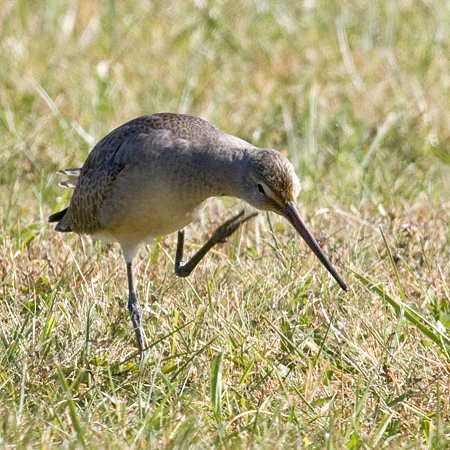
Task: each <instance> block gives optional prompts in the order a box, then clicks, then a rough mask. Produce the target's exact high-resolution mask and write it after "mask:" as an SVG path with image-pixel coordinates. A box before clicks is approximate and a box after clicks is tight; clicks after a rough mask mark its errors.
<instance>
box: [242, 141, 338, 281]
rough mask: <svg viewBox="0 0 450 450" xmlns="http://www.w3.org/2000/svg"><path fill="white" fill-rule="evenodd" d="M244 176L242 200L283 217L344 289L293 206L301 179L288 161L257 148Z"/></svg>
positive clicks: (274, 152)
mask: <svg viewBox="0 0 450 450" xmlns="http://www.w3.org/2000/svg"><path fill="white" fill-rule="evenodd" d="M245 178H246V180H245V186H246V189H245V195H244V200H246V201H247V202H248V203H250V204H251V205H252V206H254V207H255V208H258V209H261V210H264V211H273V212H276V213H277V214H279V215H281V216H283V217H285V218H286V219H287V220H288V221H289V222H290V223H291V225H292V226H293V227H294V228H295V229H296V231H297V232H298V233H299V234H300V236H301V237H302V238H303V239H304V240H305V242H306V243H307V244H308V246H309V247H310V248H311V250H312V251H313V252H314V253H315V254H316V256H317V257H318V258H319V260H320V262H321V263H322V264H323V265H324V266H325V267H326V269H327V270H328V271H329V272H330V273H331V275H333V277H334V278H335V279H336V281H337V282H338V284H339V286H340V287H341V288H342V289H344V290H347V285H346V284H345V283H344V281H343V280H342V279H341V277H340V276H339V275H338V274H337V272H336V270H335V269H334V267H333V266H332V264H331V262H330V261H329V260H328V258H327V257H326V256H325V254H324V253H323V251H322V249H321V248H320V246H319V244H318V243H317V241H316V240H315V238H314V236H313V235H312V234H311V232H310V231H309V230H308V228H307V226H306V224H305V222H304V221H303V219H302V218H301V216H300V213H299V212H298V209H297V207H296V206H295V200H296V198H297V196H298V194H299V192H300V182H299V180H298V177H297V175H296V173H295V170H294V167H293V165H292V164H291V162H290V161H289V160H288V159H287V158H286V157H285V156H283V155H282V154H281V153H280V152H277V151H276V150H269V149H258V150H257V151H255V152H254V153H252V154H251V155H250V158H249V160H248V166H247V170H246V174H245Z"/></svg>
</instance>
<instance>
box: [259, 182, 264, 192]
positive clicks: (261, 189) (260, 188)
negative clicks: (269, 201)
mask: <svg viewBox="0 0 450 450" xmlns="http://www.w3.org/2000/svg"><path fill="white" fill-rule="evenodd" d="M258 191H259V192H261V194H265V192H264V188H263V187H262V186H261V185H260V184H259V183H258Z"/></svg>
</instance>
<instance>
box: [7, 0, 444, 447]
mask: <svg viewBox="0 0 450 450" xmlns="http://www.w3.org/2000/svg"><path fill="white" fill-rule="evenodd" d="M0 53H1V55H2V56H1V58H0V104H1V108H0V136H1V139H0V140H1V151H0V167H1V168H2V170H1V171H0V198H1V200H2V201H1V202H0V230H1V231H0V255H1V259H0V276H1V286H0V295H1V300H0V324H1V329H0V348H1V351H0V369H1V370H0V447H2V448H14V447H17V448H84V447H86V448H95V447H97V448H174V449H175V448H176V449H179V448H211V447H213V448H271V449H278V448H280V449H281V448H282V449H285V448H286V449H288V448H311V449H323V448H328V449H339V448H348V449H372V448H373V449H375V448H376V449H379V448H389V449H391V448H419V449H425V448H430V449H431V448H433V449H436V448H447V447H448V445H449V440H450V412H449V403H450V385H449V382H448V380H449V370H450V365H449V363H450V357H449V350H450V344H449V339H450V335H449V333H448V328H449V326H450V291H449V286H448V284H449V280H450V262H449V244H450V227H449V223H450V177H449V175H448V174H449V171H450V122H449V111H450V95H449V89H450V75H449V74H450V10H449V8H448V4H447V2H444V1H436V2H420V1H416V0H410V1H401V2H369V1H359V2H357V1H349V2H341V3H339V2H333V1H332V2H328V1H327V2H325V1H314V0H313V1H305V2H296V1H293V0H291V1H286V2H282V1H280V0H278V1H274V2H268V1H243V2H234V3H231V2H213V1H211V2H208V1H206V0H201V1H200V0H199V1H197V2H184V1H174V2H159V1H155V2H121V1H112V0H110V1H108V2H107V1H104V2H87V1H78V2H68V1H63V0H52V1H49V2H26V1H23V0H4V1H3V3H2V8H1V11H0ZM162 111H171V112H189V113H190V114H193V115H197V116H200V117H203V118H205V119H207V120H210V121H211V122H213V123H215V124H216V125H217V126H219V127H220V128H222V129H224V130H225V131H227V132H229V133H231V134H235V135H238V136H240V137H242V138H244V139H247V140H249V141H251V142H252V143H254V144H255V145H258V146H260V147H266V148H277V149H279V150H280V151H282V152H283V153H284V154H286V155H287V156H288V157H289V158H290V159H291V160H292V161H293V163H294V164H295V166H296V169H297V172H298V175H299V177H300V179H301V181H302V185H303V190H302V192H301V195H300V197H299V200H298V205H299V208H300V211H301V212H302V214H303V215H304V217H305V219H306V221H307V223H308V224H309V226H310V228H311V230H312V231H313V233H314V234H315V235H316V237H317V238H318V240H319V241H320V243H321V244H322V245H323V248H324V251H325V253H326V254H327V255H329V256H330V258H331V259H332V261H333V263H334V265H335V266H336V267H337V268H338V270H339V272H340V273H342V274H343V276H344V278H345V280H346V282H347V283H348V285H349V291H348V292H347V293H344V292H342V291H340V290H339V288H338V286H337V285H336V283H335V282H334V281H333V280H332V279H331V278H330V276H329V275H328V273H327V272H326V271H325V269H323V268H322V267H321V266H320V265H319V264H318V262H317V260H316V258H315V257H314V256H313V255H312V254H311V252H310V251H309V250H308V249H307V247H306V245H305V244H304V243H303V242H302V241H300V240H299V239H298V238H297V237H296V236H295V233H294V231H293V230H292V229H291V228H290V226H289V224H287V223H286V222H284V221H283V220H281V219H278V218H277V217H275V216H274V215H270V214H269V215H266V214H260V216H259V217H258V218H257V219H256V220H255V221H252V222H251V223H249V224H247V225H245V227H244V228H243V229H242V230H240V231H238V232H237V233H236V235H235V236H234V237H233V238H232V239H230V240H229V242H228V243H227V244H225V245H223V246H220V247H217V248H216V249H215V251H213V252H211V254H210V255H209V256H208V257H207V258H206V259H205V260H204V261H203V262H202V263H201V264H200V265H199V267H198V268H197V269H196V271H195V272H194V274H193V275H192V276H191V277H189V278H188V279H179V278H177V277H176V276H175V275H174V273H173V258H174V255H175V245H176V243H175V238H174V236H168V237H164V238H161V239H160V240H159V241H158V244H157V245H156V246H154V247H148V248H146V247H143V248H142V250H141V252H140V255H139V257H138V258H136V261H135V279H136V284H137V286H136V289H137V293H138V296H139V298H140V300H141V303H142V304H143V306H144V316H145V329H146V332H147V335H148V336H150V337H151V342H152V343H153V344H154V345H153V346H152V347H151V349H150V350H149V351H148V352H146V355H145V358H144V359H143V361H142V362H141V361H140V360H139V357H138V355H137V353H136V345H135V340H134V333H133V330H132V329H131V325H130V323H129V322H130V321H129V318H128V311H127V308H126V296H127V292H126V271H125V264H124V261H123V258H122V255H121V252H120V249H119V248H118V247H117V246H116V245H113V246H111V247H108V248H104V247H102V246H101V245H100V244H98V243H95V242H92V241H91V240H90V239H89V238H86V237H79V236H76V235H61V234H58V233H56V232H55V231H53V230H52V227H51V226H49V225H48V224H47V223H46V219H47V217H48V216H49V215H50V214H51V213H52V212H53V211H56V210H58V209H59V208H60V207H62V206H64V205H67V204H68V201H69V198H70V195H71V192H70V190H67V191H64V190H63V189H62V188H60V187H58V182H59V180H60V179H59V176H58V175H56V171H57V170H58V169H63V168H68V167H79V166H80V165H81V164H82V163H83V161H84V160H85V158H86V156H87V154H88V152H89V151H90V149H91V148H92V146H93V144H95V142H96V141H98V140H99V139H100V138H101V137H103V136H104V135H105V134H106V133H107V132H109V131H111V130H112V129H113V128H114V127H116V126H118V125H120V124H121V123H123V122H125V121H127V120H129V119H132V118H134V117H136V116H139V115H142V114H150V113H153V112H162ZM241 207H242V205H241V204H239V202H237V201H235V200H231V199H225V200H224V201H223V202H222V201H219V200H217V201H214V202H212V203H211V205H210V206H209V207H208V208H207V209H206V210H205V212H204V213H203V214H202V216H201V217H200V218H199V219H198V220H197V221H196V222H195V223H193V224H192V226H191V227H190V228H189V230H188V233H187V243H188V247H187V252H188V253H189V254H191V253H193V252H194V251H195V249H196V248H198V246H200V245H201V244H202V242H204V241H205V239H206V238H207V236H208V235H209V233H210V232H211V230H212V229H213V228H214V227H216V226H217V225H218V224H219V223H220V222H221V221H222V220H225V219H226V218H228V217H231V216H232V214H234V213H235V212H236V211H238V210H239V208H241Z"/></svg>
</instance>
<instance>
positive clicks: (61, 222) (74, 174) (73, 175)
mask: <svg viewBox="0 0 450 450" xmlns="http://www.w3.org/2000/svg"><path fill="white" fill-rule="evenodd" d="M80 172H81V169H65V170H58V173H59V174H60V175H67V176H68V177H69V179H68V180H65V181H62V182H61V183H59V185H60V186H62V187H75V186H76V185H77V182H78V177H79V176H80ZM68 210H69V208H66V209H63V210H62V211H58V212H57V213H55V214H52V215H51V216H50V217H49V218H48V221H49V222H50V223H51V222H58V224H57V225H56V227H55V230H56V231H61V232H63V233H68V232H69V231H72V229H71V228H70V226H69V224H68V223H67V218H68V216H67V215H66V214H67V211H68Z"/></svg>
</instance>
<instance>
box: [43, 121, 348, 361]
mask: <svg viewBox="0 0 450 450" xmlns="http://www.w3.org/2000/svg"><path fill="white" fill-rule="evenodd" d="M60 173H64V174H66V175H68V176H69V180H68V181H66V182H63V183H62V185H63V186H71V187H74V188H75V189H74V191H73V195H72V198H71V200H70V204H69V206H68V207H67V208H65V209H63V210H61V211H59V212H56V213H54V214H52V215H51V216H50V217H49V218H48V221H49V222H57V224H56V227H55V230H56V231H59V232H63V233H67V232H75V233H78V234H84V235H90V236H92V237H93V238H94V239H101V240H102V241H104V242H118V243H119V244H120V246H121V248H122V251H123V255H124V258H125V262H126V268H127V281H128V311H129V314H130V318H131V322H132V325H133V328H134V331H135V334H136V340H137V346H138V350H139V352H140V353H141V354H142V352H143V351H144V350H145V349H146V336H145V332H144V329H143V326H142V307H141V305H140V304H139V302H138V300H137V296H136V293H135V289H134V284H133V268H132V263H133V259H134V258H135V256H136V254H137V252H138V250H139V248H140V246H141V245H142V244H144V243H151V242H153V241H154V239H155V238H157V237H160V236H165V235H168V234H171V233H174V232H177V233H178V240H177V249H176V255H175V274H176V275H177V276H180V277H187V276H188V275H189V274H190V273H191V272H192V271H193V270H194V268H195V267H196V266H197V264H198V263H199V262H200V260H201V259H202V258H203V257H204V256H205V255H206V254H207V253H208V251H209V250H210V249H211V248H212V247H214V246H215V245H216V244H219V243H223V242H225V241H226V239H227V238H228V237H229V236H231V234H232V233H234V232H235V231H236V230H237V229H238V228H239V227H240V226H241V225H242V224H243V223H245V222H247V221H248V220H250V219H251V218H253V217H254V216H255V215H257V213H256V212H254V213H252V214H249V215H245V214H244V211H241V212H239V214H237V215H235V216H234V217H232V218H231V219H228V220H227V221H226V222H224V223H223V224H222V225H220V226H219V227H218V228H217V229H216V230H215V231H214V232H213V233H212V235H211V237H210V238H209V240H208V241H207V242H206V243H205V244H204V245H203V246H202V247H201V248H200V249H199V250H198V251H197V252H196V253H195V254H194V256H192V258H191V259H189V260H188V261H187V262H185V259H184V236H185V231H184V230H185V227H186V226H187V225H188V224H189V223H191V222H192V221H193V220H194V219H195V218H196V217H197V216H198V215H199V214H200V212H201V210H202V209H203V207H204V206H205V203H206V201H207V200H208V199H209V198H211V197H219V196H230V197H236V198H239V199H242V200H244V201H245V202H247V203H248V204H250V205H251V206H253V207H255V208H256V209H258V210H262V211H271V212H274V213H277V214H278V215H280V216H282V217H284V218H286V219H287V221H288V222H289V223H290V224H291V225H292V226H293V227H294V229H295V230H296V231H297V232H298V233H299V234H300V236H301V237H302V238H303V239H304V240H305V242H306V243H307V244H308V246H309V247H310V248H311V250H312V251H313V252H314V253H315V255H316V256H317V258H318V259H319V261H320V262H321V263H322V264H323V265H324V266H325V268H326V269H327V270H328V271H329V273H330V274H331V275H332V276H333V277H334V279H335V280H336V281H337V283H338V285H339V286H340V287H341V288H342V289H343V290H347V285H346V284H345V282H344V281H343V280H342V278H341V277H340V276H339V275H338V273H337V271H336V270H335V268H334V267H333V265H332V264H331V262H330V261H329V259H328V258H327V257H326V256H325V254H324V252H323V251H322V249H321V247H320V246H319V244H318V243H317V241H316V239H315V238H314V236H313V235H312V234H311V232H310V231H309V229H308V228H307V226H306V224H305V222H304V221H303V219H302V217H301V215H300V213H299V211H298V209H297V207H296V203H295V202H296V198H297V196H298V194H299V192H300V182H299V179H298V177H297V175H296V173H295V170H294V167H293V165H292V163H291V162H290V161H289V160H288V158H286V157H285V156H284V155H283V154H282V153H280V152H279V151H277V150H274V149H264V148H258V147H255V146H254V145H252V144H250V143H249V142H247V141H245V140H243V139H240V138H238V137H236V136H233V135H230V134H228V133H226V132H224V131H222V130H221V129H219V128H218V127H216V126H215V125H213V124H211V123H209V122H207V121H206V120H203V119H201V118H198V117H195V116H191V115H188V114H175V113H156V114H151V115H146V116H141V117H138V118H136V119H133V120H131V121H129V122H127V123H125V124H123V125H121V126H119V127H118V128H116V129H114V130H113V131H111V132H110V133H109V134H107V135H106V136H105V137H104V138H103V139H101V140H100V141H99V142H98V143H97V144H96V145H95V146H94V148H93V149H92V151H91V152H90V153H89V155H88V157H87V159H86V161H85V163H84V164H83V166H82V167H81V169H68V170H63V171H61V172H60Z"/></svg>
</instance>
